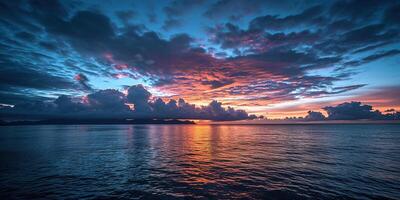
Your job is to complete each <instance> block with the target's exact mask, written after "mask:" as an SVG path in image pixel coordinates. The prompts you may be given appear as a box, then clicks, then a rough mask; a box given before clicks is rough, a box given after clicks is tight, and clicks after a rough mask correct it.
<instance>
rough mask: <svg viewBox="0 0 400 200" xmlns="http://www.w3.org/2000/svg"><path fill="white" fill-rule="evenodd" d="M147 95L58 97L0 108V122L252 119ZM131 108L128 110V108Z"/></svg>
mask: <svg viewBox="0 0 400 200" xmlns="http://www.w3.org/2000/svg"><path fill="white" fill-rule="evenodd" d="M150 97H151V93H150V92H148V91H147V90H146V89H145V88H144V87H143V86H142V85H133V86H131V87H129V88H128V91H127V95H125V94H124V93H122V92H119V91H118V90H114V89H106V90H99V91H97V92H94V93H91V94H89V95H87V96H84V97H83V98H80V97H69V96H65V95H62V96H59V97H58V98H57V99H55V100H53V101H35V102H24V103H21V104H17V105H15V106H14V107H1V108H0V117H1V119H54V118H66V119H68V118H74V119H127V118H135V119H207V120H218V121H225V120H243V119H254V118H256V116H254V115H248V114H247V113H246V112H245V111H243V110H235V109H233V108H231V107H228V108H224V107H222V104H221V103H220V102H217V101H212V102H211V103H210V104H209V105H207V106H201V107H197V106H195V105H194V104H189V103H186V102H185V101H184V100H183V99H179V102H178V103H177V102H176V101H175V100H173V99H171V100H170V101H169V102H168V103H165V102H164V101H163V100H162V99H159V98H158V99H156V100H154V101H151V100H150ZM131 103H132V104H133V105H134V107H133V108H131V107H130V106H129V105H130V104H131Z"/></svg>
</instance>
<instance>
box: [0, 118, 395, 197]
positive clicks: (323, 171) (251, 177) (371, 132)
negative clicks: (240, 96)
mask: <svg viewBox="0 0 400 200" xmlns="http://www.w3.org/2000/svg"><path fill="white" fill-rule="evenodd" d="M0 130H1V134H0V139H1V140H0V155H1V158H0V161H1V163H2V164H1V166H0V173H1V177H0V184H1V196H0V197H7V199H9V198H10V197H14V198H29V199H32V198H39V199H40V198H56V199H59V198H67V197H68V198H89V199H92V198H145V199H147V198H179V197H182V198H183V197H185V198H200V199H201V198H225V199H226V198H229V199H238V198H246V199H276V198H278V199H285V198H286V199H301V198H312V197H314V198H315V197H319V198H325V199H326V198H338V197H343V198H382V197H387V198H400V190H399V184H398V180H400V170H399V168H398V166H400V145H399V144H400V126H398V125H325V126H324V125H269V126H262V125H257V126H249V125H234V126H233V125H232V126H223V125H220V126H217V125H216V126H209V125H79V126H21V127H0Z"/></svg>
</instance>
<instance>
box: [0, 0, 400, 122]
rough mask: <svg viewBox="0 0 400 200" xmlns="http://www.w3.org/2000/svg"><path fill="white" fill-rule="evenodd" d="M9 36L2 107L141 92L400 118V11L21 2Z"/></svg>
mask: <svg viewBox="0 0 400 200" xmlns="http://www.w3.org/2000/svg"><path fill="white" fill-rule="evenodd" d="M0 29H1V33H2V34H1V36H0V45H1V48H0V49H1V50H0V103H1V104H3V105H16V104H23V103H26V102H46V101H52V100H53V99H56V98H57V97H58V96H60V95H68V96H70V97H73V98H74V99H83V100H85V99H87V95H88V94H90V93H94V92H98V91H101V90H104V89H116V90H118V91H119V92H122V93H123V94H126V93H127V91H126V89H127V87H128V86H131V85H136V84H142V85H144V87H145V88H146V89H147V90H148V91H150V92H151V93H152V96H150V97H149V100H155V98H156V97H162V98H164V100H165V99H167V98H168V99H169V98H173V99H178V98H184V99H185V100H186V101H188V102H190V103H194V104H196V105H206V104H208V103H209V102H210V101H211V100H217V101H219V102H221V103H222V105H224V106H232V107H234V108H240V109H244V110H246V111H247V112H248V113H254V114H262V115H266V116H269V117H272V118H274V117H283V116H302V115H304V114H305V113H306V112H307V111H308V110H310V109H313V110H319V109H320V108H322V107H323V106H326V105H333V104H336V103H338V102H343V101H350V100H357V101H362V102H364V103H368V104H371V105H372V106H374V107H375V108H378V109H381V110H382V111H384V110H385V109H388V108H399V107H400V100H399V96H400V94H399V91H400V81H399V80H400V70H399V66H400V65H399V64H400V43H399V40H400V2H399V1H386V0H385V1H379V0H377V1H370V0H368V1H364V0H362V1H287V0H276V1H275V0H252V1H246V0H230V1H229V0H215V1H205V0H199V1H194V0H191V1H185V0H183V1H50V0H49V1H47V0H45V1H43V0H37V1H19V0H13V1H0ZM83 100H82V101H83ZM84 103H85V102H84ZM86 103H87V102H86Z"/></svg>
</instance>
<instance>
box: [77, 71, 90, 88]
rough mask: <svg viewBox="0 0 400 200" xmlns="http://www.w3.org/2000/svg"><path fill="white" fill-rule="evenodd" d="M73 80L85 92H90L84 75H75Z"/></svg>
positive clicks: (87, 80)
mask: <svg viewBox="0 0 400 200" xmlns="http://www.w3.org/2000/svg"><path fill="white" fill-rule="evenodd" d="M74 79H75V80H76V81H78V82H79V83H80V84H81V85H82V87H83V88H84V89H85V90H92V88H91V87H90V85H89V79H88V78H87V77H86V76H85V75H84V74H77V75H75V77H74Z"/></svg>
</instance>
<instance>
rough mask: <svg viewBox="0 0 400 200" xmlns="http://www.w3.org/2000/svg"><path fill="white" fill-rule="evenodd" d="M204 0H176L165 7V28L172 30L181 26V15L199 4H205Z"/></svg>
mask: <svg viewBox="0 0 400 200" xmlns="http://www.w3.org/2000/svg"><path fill="white" fill-rule="evenodd" d="M204 2H205V1H204V0H174V1H172V2H171V3H170V4H169V5H167V6H166V7H164V12H165V15H166V17H167V19H166V20H165V21H164V25H163V27H162V28H163V29H164V30H170V29H172V28H175V27H179V26H181V25H182V24H183V23H182V19H180V17H181V16H182V15H184V14H186V13H188V12H190V11H191V10H193V9H194V8H196V7H197V6H200V5H201V4H203V3H204Z"/></svg>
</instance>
